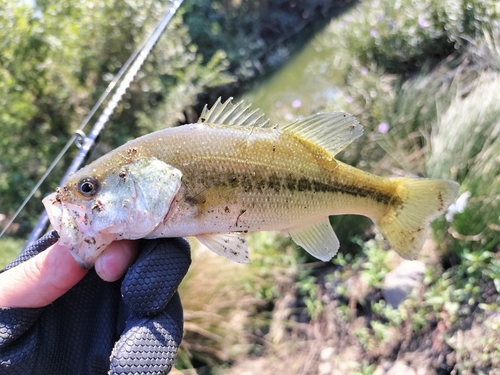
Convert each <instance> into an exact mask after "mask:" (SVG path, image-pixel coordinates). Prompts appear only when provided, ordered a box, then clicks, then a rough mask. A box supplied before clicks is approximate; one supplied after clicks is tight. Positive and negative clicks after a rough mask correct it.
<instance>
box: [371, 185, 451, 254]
mask: <svg viewBox="0 0 500 375" xmlns="http://www.w3.org/2000/svg"><path fill="white" fill-rule="evenodd" d="M393 180H394V182H395V183H396V186H397V199H398V200H399V202H398V203H397V204H395V205H394V207H393V208H392V209H391V210H390V211H389V212H387V213H386V214H385V215H384V216H382V217H381V218H379V219H378V220H377V224H378V227H379V228H380V231H381V232H382V234H383V235H384V236H385V237H386V238H387V240H388V241H389V243H390V244H391V246H392V247H393V248H394V249H395V250H396V251H397V252H398V253H399V254H400V255H401V256H402V257H403V258H406V259H411V260H412V259H416V258H417V256H418V253H419V251H420V249H421V248H422V246H423V244H424V240H425V236H426V232H427V231H428V229H429V224H430V222H431V221H432V220H434V219H435V218H436V217H438V216H439V215H441V214H442V213H443V212H445V210H446V209H447V208H448V207H449V206H450V204H451V203H452V202H453V200H454V199H455V197H456V195H457V193H458V188H459V185H458V184H457V183H456V182H454V181H449V180H433V179H413V178H394V179H393Z"/></svg>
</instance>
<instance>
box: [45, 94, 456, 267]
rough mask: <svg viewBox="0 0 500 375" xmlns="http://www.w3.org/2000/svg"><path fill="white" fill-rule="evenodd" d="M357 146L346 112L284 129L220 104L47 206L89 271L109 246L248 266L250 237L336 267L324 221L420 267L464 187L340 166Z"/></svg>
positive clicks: (131, 150) (67, 187)
mask: <svg viewBox="0 0 500 375" xmlns="http://www.w3.org/2000/svg"><path fill="white" fill-rule="evenodd" d="M362 134H363V127H362V126H361V125H360V124H359V122H358V121H357V120H356V119H355V118H354V117H353V116H352V115H350V114H348V113H345V112H329V113H317V114H314V115H311V116H308V117H305V118H302V119H298V120H296V121H294V122H291V123H289V124H287V125H284V126H277V125H272V124H270V122H269V120H266V119H265V117H264V115H263V114H262V113H261V112H260V111H259V110H252V109H251V108H250V105H246V104H244V103H243V102H239V103H237V104H233V103H232V98H230V99H228V100H226V101H225V102H222V101H221V99H220V98H219V99H218V100H217V102H216V103H215V104H214V105H213V106H212V107H211V108H210V109H208V107H207V106H205V108H204V109H203V111H202V113H201V115H200V118H199V120H198V122H197V123H193V124H187V125H182V126H178V127H175V128H165V129H162V130H159V131H156V132H153V133H150V134H147V135H144V136H142V137H139V138H136V139H134V140H131V141H129V142H127V143H125V144H124V145H122V146H120V147H118V148H116V149H115V150H113V151H111V152H109V153H107V154H105V155H104V156H102V157H101V158H99V159H97V160H95V161H94V162H92V163H90V164H89V165H87V166H86V167H83V168H82V169H80V170H79V171H77V172H75V173H74V174H73V175H71V176H70V177H69V178H68V180H67V181H66V183H64V185H63V186H61V187H59V188H57V189H56V191H55V192H54V193H52V194H50V195H48V196H47V197H46V198H44V199H43V204H44V206H45V208H46V210H47V213H48V216H49V219H50V222H51V224H52V226H53V227H54V229H55V230H56V231H57V232H58V234H59V240H58V241H59V243H61V244H62V245H64V246H66V247H67V248H68V249H69V251H70V252H71V253H72V255H73V257H74V258H75V259H76V260H77V262H78V263H79V264H80V265H81V266H82V267H87V268H89V267H92V266H93V264H94V263H95V261H96V259H97V258H98V256H99V255H100V254H101V253H102V251H103V250H104V249H105V248H106V247H107V246H108V245H109V244H110V243H111V242H112V241H116V240H121V239H132V240H133V239H141V238H146V239H152V238H162V237H187V236H194V237H196V238H197V239H198V240H199V241H201V242H202V243H203V244H204V245H205V246H206V247H208V248H209V249H210V250H212V251H214V252H215V253H217V254H219V255H222V256H225V257H227V258H229V259H231V260H233V261H236V262H239V263H246V262H248V261H249V254H248V247H247V244H246V240H245V233H248V232H255V231H269V230H277V231H281V232H283V233H285V234H288V235H290V236H291V238H292V240H293V241H294V242H295V243H296V244H297V245H299V246H301V247H303V248H304V249H305V250H306V251H308V252H309V253H310V254H311V255H313V256H314V257H316V258H318V259H319V260H322V261H329V260H330V259H332V257H333V256H335V254H336V253H337V251H338V249H339V247H340V244H339V240H338V238H337V236H336V234H335V232H334V230H333V228H332V226H331V225H330V221H329V217H330V216H332V215H344V214H358V215H364V216H367V217H368V218H370V219H371V220H372V221H373V222H374V223H375V224H376V225H377V226H378V228H379V230H380V232H381V233H382V234H383V235H384V236H385V238H386V239H387V240H388V242H389V244H390V245H391V247H392V248H393V249H394V250H396V251H397V252H398V253H399V254H400V255H401V256H402V257H403V258H405V259H416V257H417V256H418V253H419V251H420V249H421V248H422V246H423V242H424V240H425V238H426V232H427V231H428V228H429V224H430V222H431V221H432V220H433V219H435V218H436V217H438V216H439V215H440V214H442V213H444V212H445V211H446V209H447V208H448V206H449V205H450V204H451V203H452V202H453V200H454V199H455V197H456V195H457V193H458V189H459V185H458V183H456V182H454V181H450V180H440V179H426V178H406V177H396V178H395V177H379V176H376V175H374V174H370V173H368V172H365V171H362V170H360V169H357V168H355V167H353V166H350V165H348V164H345V163H343V162H341V161H339V160H337V159H336V158H335V156H336V155H337V154H338V153H339V152H340V151H342V150H343V149H344V148H345V147H347V146H348V145H349V144H351V143H352V142H353V141H354V140H356V139H357V138H359V137H360V136H361V135H362Z"/></svg>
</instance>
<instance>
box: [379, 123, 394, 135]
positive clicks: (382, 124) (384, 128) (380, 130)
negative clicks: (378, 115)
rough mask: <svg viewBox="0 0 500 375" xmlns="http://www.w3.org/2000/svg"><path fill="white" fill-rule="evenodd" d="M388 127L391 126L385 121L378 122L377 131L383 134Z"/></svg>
mask: <svg viewBox="0 0 500 375" xmlns="http://www.w3.org/2000/svg"><path fill="white" fill-rule="evenodd" d="M390 127H391V126H390V125H389V124H388V123H387V122H381V123H380V124H378V132H379V133H382V134H385V133H387V132H388V131H389V128H390Z"/></svg>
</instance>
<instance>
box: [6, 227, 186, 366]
mask: <svg viewBox="0 0 500 375" xmlns="http://www.w3.org/2000/svg"><path fill="white" fill-rule="evenodd" d="M56 241H57V233H56V232H52V233H50V234H48V235H46V236H44V237H42V238H41V239H40V240H38V241H37V242H36V243H35V244H33V245H32V246H31V247H29V248H28V249H26V250H25V251H24V252H23V253H22V254H21V255H20V256H19V257H18V258H17V259H15V260H14V261H13V262H12V263H11V264H9V265H8V266H7V268H6V269H9V268H12V267H15V266H16V265H18V264H20V263H22V262H24V261H26V260H27V259H29V258H31V257H33V256H35V255H36V254H38V253H39V252H40V251H43V250H45V249H46V248H48V247H49V246H50V245H52V244H53V243H55V242H56ZM190 263H191V258H190V250H189V245H188V244H187V242H186V241H185V240H182V239H157V240H143V241H141V243H140V245H139V256H138V259H137V261H136V262H135V263H134V264H133V265H132V266H131V267H130V269H129V270H128V271H127V273H126V274H125V276H124V277H123V278H122V279H120V280H118V281H116V282H111V283H108V282H105V281H103V280H101V279H100V278H99V276H97V274H96V272H95V271H94V270H93V269H92V270H90V271H89V272H88V274H87V275H86V276H85V277H84V278H83V279H82V280H81V281H80V282H79V283H78V284H77V285H75V286H74V287H73V288H72V289H71V290H70V291H69V292H67V293H66V294H64V295H63V296H62V297H60V298H58V299H57V300H56V301H54V302H53V303H52V304H50V305H49V306H46V307H42V308H33V309H27V308H6V309H0V374H23V375H27V374H44V375H46V374H54V375H55V374H61V375H68V374H71V375H79V374H85V375H87V374H108V373H109V374H167V373H169V372H170V369H171V368H172V365H173V363H174V360H175V356H176V353H177V348H178V346H179V344H180V342H181V340H182V333H183V314H182V306H181V302H180V299H179V295H178V293H177V288H178V286H179V283H180V282H181V280H182V279H183V278H184V275H185V274H186V272H187V270H188V268H189V265H190Z"/></svg>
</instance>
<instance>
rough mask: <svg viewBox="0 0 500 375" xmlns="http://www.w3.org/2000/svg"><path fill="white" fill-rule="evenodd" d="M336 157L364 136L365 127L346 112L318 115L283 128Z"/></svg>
mask: <svg viewBox="0 0 500 375" xmlns="http://www.w3.org/2000/svg"><path fill="white" fill-rule="evenodd" d="M281 129H283V130H284V131H287V132H290V133H293V134H295V135H296V136H298V137H300V138H302V139H305V140H308V141H310V142H312V143H314V144H317V145H318V146H320V147H322V148H324V149H325V150H326V151H328V152H329V153H330V154H332V155H333V156H335V155H336V154H338V153H339V152H340V151H342V150H343V149H344V148H346V147H347V146H348V145H349V144H350V143H351V142H352V141H354V140H355V139H356V138H358V137H360V136H361V135H362V134H363V126H361V125H360V123H359V122H358V121H357V120H356V119H355V118H354V117H353V116H352V115H350V114H348V113H345V112H330V113H317V114H315V115H311V116H308V117H306V118H304V119H302V120H297V121H295V122H292V123H291V124H288V125H285V126H283V127H281Z"/></svg>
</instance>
